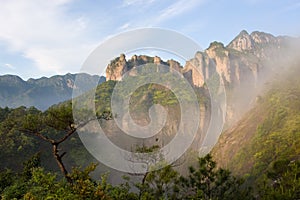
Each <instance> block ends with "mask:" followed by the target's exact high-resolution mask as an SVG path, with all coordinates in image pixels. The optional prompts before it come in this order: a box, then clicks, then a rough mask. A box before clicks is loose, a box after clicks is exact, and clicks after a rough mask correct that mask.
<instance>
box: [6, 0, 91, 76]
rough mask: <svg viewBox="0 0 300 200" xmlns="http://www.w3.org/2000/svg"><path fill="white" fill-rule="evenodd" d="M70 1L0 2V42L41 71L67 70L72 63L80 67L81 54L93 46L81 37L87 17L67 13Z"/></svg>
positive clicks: (30, 0)
mask: <svg viewBox="0 0 300 200" xmlns="http://www.w3.org/2000/svg"><path fill="white" fill-rule="evenodd" d="M71 2H72V0H55V1H35V0H28V1H18V0H10V1H4V2H1V7H0V28H1V31H0V41H2V42H4V43H5V44H6V45H7V46H8V47H9V48H10V49H11V50H12V51H15V52H18V53H21V54H22V55H23V56H24V57H25V58H27V59H29V60H32V61H33V62H34V63H35V65H36V67H37V70H39V71H41V72H52V73H65V72H67V71H71V69H72V67H73V69H74V65H77V66H80V64H81V63H82V62H83V59H84V58H85V57H86V55H85V54H84V53H88V52H90V51H91V50H92V49H90V48H92V47H94V45H93V44H91V45H89V42H90V41H89V40H87V39H86V37H85V36H86V35H85V33H86V27H87V24H88V19H87V18H86V17H84V16H71V15H68V14H67V10H66V8H67V6H68V4H69V3H71ZM91 43H92V42H91ZM88 46H89V48H87V47H88ZM87 49H88V50H87Z"/></svg>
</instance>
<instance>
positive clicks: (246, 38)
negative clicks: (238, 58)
mask: <svg viewBox="0 0 300 200" xmlns="http://www.w3.org/2000/svg"><path fill="white" fill-rule="evenodd" d="M227 47H228V48H230V49H235V50H237V51H244V50H252V49H253V48H254V41H253V39H252V37H251V36H250V35H249V34H248V32H247V31H245V30H243V31H241V32H240V34H238V36H236V37H235V38H234V39H233V40H232V41H231V42H230V43H229V44H228V46H227Z"/></svg>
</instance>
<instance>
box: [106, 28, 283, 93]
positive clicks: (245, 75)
mask: <svg viewBox="0 0 300 200" xmlns="http://www.w3.org/2000/svg"><path fill="white" fill-rule="evenodd" d="M284 45H285V38H284V37H274V36H273V35H271V34H268V33H263V32H258V31H255V32H253V33H251V34H248V33H247V32H246V31H241V33H240V34H239V35H238V36H236V37H235V38H234V39H233V40H232V41H231V42H230V43H229V44H228V45H227V46H226V47H225V46H224V45H223V44H222V43H220V42H213V43H211V44H210V46H209V47H208V48H207V49H206V50H204V51H203V52H197V53H196V54H195V57H194V58H192V59H191V60H189V61H187V62H186V63H185V66H184V67H183V68H182V67H181V66H180V64H179V63H178V62H177V61H174V60H168V61H167V62H164V61H162V60H161V58H159V57H157V56H155V57H149V56H144V55H141V56H136V55H134V56H132V58H131V59H129V60H128V61H127V60H126V58H125V55H124V54H121V55H120V57H117V58H116V59H115V60H113V61H111V63H110V64H109V65H108V66H107V69H106V79H107V80H117V81H119V80H121V79H122V75H123V74H125V73H126V72H128V71H130V70H131V69H132V68H134V67H136V66H138V65H143V64H146V63H154V64H164V65H168V66H170V68H171V69H174V70H177V71H179V72H181V73H182V74H183V75H184V76H185V77H186V78H187V79H188V80H189V81H190V82H191V83H192V84H193V85H194V86H197V87H202V86H203V85H204V83H205V81H206V80H208V79H210V78H211V77H212V76H215V75H216V73H217V75H218V76H219V77H220V79H221V81H222V83H223V84H225V85H227V86H228V85H229V86H230V87H235V86H238V85H240V84H243V83H244V82H246V81H249V80H251V81H252V84H253V85H255V84H256V83H257V81H258V78H259V71H260V69H261V68H262V67H263V65H264V62H265V61H267V60H270V59H271V58H272V57H274V56H276V55H277V54H278V51H279V50H280V49H282V47H283V46H284ZM195 67H196V69H195Z"/></svg>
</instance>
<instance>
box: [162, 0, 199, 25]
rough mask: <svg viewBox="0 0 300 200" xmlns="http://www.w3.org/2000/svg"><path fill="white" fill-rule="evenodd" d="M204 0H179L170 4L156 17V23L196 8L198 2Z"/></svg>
mask: <svg viewBox="0 0 300 200" xmlns="http://www.w3.org/2000/svg"><path fill="white" fill-rule="evenodd" d="M204 2H205V0H179V1H176V2H175V3H173V4H171V5H170V6H168V7H167V8H165V9H163V10H162V11H161V13H160V15H159V16H158V18H157V19H156V23H159V22H162V21H165V20H168V19H171V18H173V17H176V16H178V15H181V14H183V13H186V12H188V11H190V10H191V9H194V8H196V7H197V6H199V5H200V4H202V3H204Z"/></svg>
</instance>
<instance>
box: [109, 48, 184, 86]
mask: <svg viewBox="0 0 300 200" xmlns="http://www.w3.org/2000/svg"><path fill="white" fill-rule="evenodd" d="M147 63H154V64H156V65H167V66H169V68H170V70H177V71H178V72H181V69H182V66H181V65H180V63H179V62H177V61H175V60H168V61H166V62H165V61H163V60H162V59H161V58H160V57H158V56H154V57H151V56H145V55H140V56H137V55H133V56H132V57H131V59H129V60H126V58H125V55H124V54H121V55H120V56H119V57H117V58H116V59H114V60H112V61H111V62H110V64H109V65H108V66H107V68H106V80H115V81H120V80H122V76H123V75H124V74H125V73H127V72H128V73H129V75H131V76H135V74H136V71H135V70H132V69H134V68H136V67H138V66H141V65H144V64H147Z"/></svg>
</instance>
